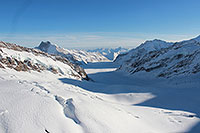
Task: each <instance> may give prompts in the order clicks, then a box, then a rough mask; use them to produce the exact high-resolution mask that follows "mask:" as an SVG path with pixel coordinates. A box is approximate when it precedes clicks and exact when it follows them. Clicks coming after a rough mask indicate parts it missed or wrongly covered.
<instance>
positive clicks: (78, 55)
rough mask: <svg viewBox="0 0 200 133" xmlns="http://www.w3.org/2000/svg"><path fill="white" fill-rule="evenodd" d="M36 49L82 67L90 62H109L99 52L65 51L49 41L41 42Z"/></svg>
mask: <svg viewBox="0 0 200 133" xmlns="http://www.w3.org/2000/svg"><path fill="white" fill-rule="evenodd" d="M36 48H37V49H39V50H41V51H44V52H46V53H49V54H54V55H60V56H63V57H66V58H67V59H68V60H70V61H71V62H73V63H78V64H81V65H84V64H87V63H88V62H100V61H108V59H107V58H106V57H105V56H103V55H102V54H100V53H98V52H86V51H84V50H75V49H71V50H70V49H64V48H61V47H59V46H58V45H56V44H51V43H50V42H49V41H47V42H41V43H40V45H39V46H38V47H36Z"/></svg>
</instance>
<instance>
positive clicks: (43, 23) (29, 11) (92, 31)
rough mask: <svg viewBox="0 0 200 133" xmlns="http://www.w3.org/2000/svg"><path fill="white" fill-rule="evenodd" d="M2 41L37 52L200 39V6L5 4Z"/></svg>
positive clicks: (185, 0)
mask: <svg viewBox="0 0 200 133" xmlns="http://www.w3.org/2000/svg"><path fill="white" fill-rule="evenodd" d="M1 5H2V6H1V8H0V18H1V21H0V40H3V41H9V42H13V43H18V44H21V45H24V46H28V47H33V46H35V45H38V43H39V42H40V41H42V40H49V41H52V42H53V43H57V44H58V45H61V46H63V47H66V48H67V47H77V48H78V47H116V46H120V45H121V46H125V47H135V46H137V45H139V44H140V43H141V42H143V41H145V40H147V39H154V38H159V39H164V40H169V41H177V40H182V39H188V38H190V37H195V36H197V35H198V34H200V32H199V31H200V8H199V5H200V1H199V0H6V1H3V0H1Z"/></svg>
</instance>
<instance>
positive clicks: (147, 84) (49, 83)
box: [0, 62, 200, 133]
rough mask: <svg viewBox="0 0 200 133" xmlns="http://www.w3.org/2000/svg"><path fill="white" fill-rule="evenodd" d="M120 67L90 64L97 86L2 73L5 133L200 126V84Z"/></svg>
mask: <svg viewBox="0 0 200 133" xmlns="http://www.w3.org/2000/svg"><path fill="white" fill-rule="evenodd" d="M117 67H118V66H116V65H115V64H113V63H112V62H99V63H90V64H88V65H87V66H86V68H85V69H86V72H88V73H89V76H90V77H91V78H92V79H93V80H94V81H93V82H91V81H90V82H88V81H80V80H75V79H71V78H69V77H65V76H59V75H56V74H52V73H51V72H49V71H43V72H41V73H39V72H34V71H31V72H17V71H15V70H12V69H0V133H4V132H5V133H7V132H8V133H45V132H50V133H81V132H86V133H142V132H145V133H147V132H148V133H150V132H151V133H163V132H164V133H169V132H170V133H171V132H188V131H192V129H193V127H195V126H196V125H197V124H198V123H199V122H200V119H199V115H200V107H199V106H198V105H199V103H200V98H199V92H200V90H199V87H198V84H197V83H194V84H193V83H192V82H191V83H182V84H177V83H181V82H175V81H174V82H172V83H171V84H170V81H167V80H166V81H165V80H164V81H163V80H158V79H151V78H146V79H145V78H143V79H140V78H133V77H130V76H127V75H124V74H122V73H121V72H116V71H114V70H115V69H116V68H117ZM180 80H181V79H180ZM190 86H192V87H190Z"/></svg>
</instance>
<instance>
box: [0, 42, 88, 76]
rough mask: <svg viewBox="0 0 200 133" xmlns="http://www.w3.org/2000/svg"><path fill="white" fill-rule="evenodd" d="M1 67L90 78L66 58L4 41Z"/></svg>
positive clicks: (1, 52)
mask: <svg viewBox="0 0 200 133" xmlns="http://www.w3.org/2000/svg"><path fill="white" fill-rule="evenodd" d="M0 67H1V68H10V69H14V70H16V71H26V72H31V71H38V72H42V71H50V72H52V73H54V74H61V75H65V76H67V77H74V78H79V79H81V78H83V79H87V78H88V77H87V74H86V73H85V71H84V69H82V68H81V67H80V66H78V65H76V64H73V63H71V62H70V61H68V60H67V59H65V58H62V57H60V56H52V55H48V54H47V53H44V52H41V51H39V50H36V49H31V48H25V47H21V46H18V45H15V44H10V43H4V42H0Z"/></svg>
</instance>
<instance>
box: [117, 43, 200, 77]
mask: <svg viewBox="0 0 200 133" xmlns="http://www.w3.org/2000/svg"><path fill="white" fill-rule="evenodd" d="M152 43H154V41H152ZM161 43H162V42H161ZM142 45H143V47H146V46H144V44H142ZM152 45H158V43H157V44H152ZM140 48H141V46H139V47H138V48H136V49H133V50H131V51H130V52H129V53H127V54H124V55H121V56H119V57H118V59H117V60H116V62H117V61H118V62H121V66H120V68H119V69H118V70H122V71H126V72H128V73H130V74H136V73H140V72H147V73H149V74H151V75H155V76H157V77H164V78H170V77H174V76H177V75H191V74H196V73H199V72H200V63H199V59H200V42H199V41H197V40H195V39H191V40H188V41H182V42H177V43H174V44H171V45H169V46H167V47H160V46H159V48H157V49H152V50H149V49H147V50H146V49H140Z"/></svg>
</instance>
